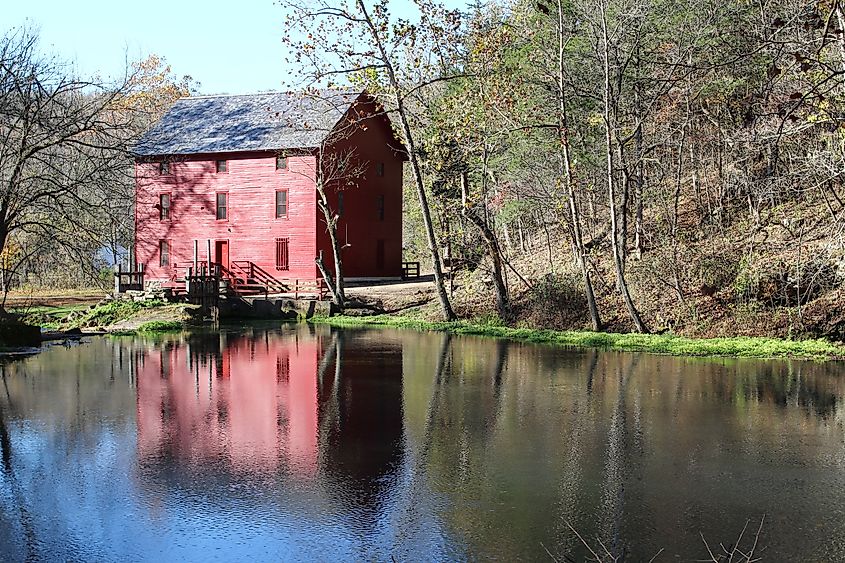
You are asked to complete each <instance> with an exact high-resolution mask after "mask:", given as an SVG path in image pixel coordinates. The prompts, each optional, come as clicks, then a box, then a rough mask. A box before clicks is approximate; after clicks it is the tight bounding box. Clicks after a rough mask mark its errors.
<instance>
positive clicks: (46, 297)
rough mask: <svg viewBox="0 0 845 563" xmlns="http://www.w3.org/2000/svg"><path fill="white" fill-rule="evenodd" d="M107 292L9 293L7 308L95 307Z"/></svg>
mask: <svg viewBox="0 0 845 563" xmlns="http://www.w3.org/2000/svg"><path fill="white" fill-rule="evenodd" d="M105 296H106V292H105V291H103V290H101V289H87V290H73V291H57V292H55V293H47V292H38V293H32V294H29V293H17V292H13V293H9V296H8V297H7V298H6V308H9V309H11V308H19V307H63V306H67V305H93V304H95V303H99V302H100V301H101V300H102V299H103V297H105Z"/></svg>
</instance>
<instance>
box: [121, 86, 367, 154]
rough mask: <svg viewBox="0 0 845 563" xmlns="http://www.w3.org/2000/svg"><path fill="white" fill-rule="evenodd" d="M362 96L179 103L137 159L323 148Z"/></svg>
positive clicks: (280, 95)
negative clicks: (329, 135)
mask: <svg viewBox="0 0 845 563" xmlns="http://www.w3.org/2000/svg"><path fill="white" fill-rule="evenodd" d="M360 96H362V92H349V91H346V92H343V91H323V92H319V93H316V94H304V93H302V92H271V93H263V94H246V95H239V96H197V97H190V98H181V99H179V100H178V101H177V102H176V103H175V104H174V105H173V107H172V108H171V109H170V110H169V111H168V112H167V113H166V114H165V115H164V116H163V117H162V118H161V120H159V122H158V123H156V124H155V126H153V128H152V129H150V130H149V131H147V132H146V133H145V134H144V136H143V137H142V138H141V140H140V141H139V142H138V144H137V145H136V146H135V148H134V151H133V152H134V153H135V155H136V156H161V155H185V154H200V153H218V152H241V151H261V150H279V149H294V148H313V147H318V146H319V145H320V143H321V142H322V141H323V140H324V139H325V138H326V136H327V135H328V134H329V132H330V131H331V130H332V128H333V127H334V126H335V124H336V123H337V122H338V121H339V120H340V118H341V117H343V115H344V114H345V113H346V111H347V110H348V109H349V108H350V106H352V104H353V103H354V102H355V100H357V99H358V98H359V97H360Z"/></svg>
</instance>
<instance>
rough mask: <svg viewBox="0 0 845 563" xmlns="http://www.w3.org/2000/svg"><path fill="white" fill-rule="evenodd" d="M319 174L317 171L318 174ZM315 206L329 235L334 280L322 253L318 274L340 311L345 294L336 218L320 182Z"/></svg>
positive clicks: (343, 304)
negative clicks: (324, 222) (323, 219)
mask: <svg viewBox="0 0 845 563" xmlns="http://www.w3.org/2000/svg"><path fill="white" fill-rule="evenodd" d="M319 173H321V172H319V171H318V174H319ZM317 206H318V207H319V208H320V211H322V213H323V218H325V220H326V230H327V231H328V233H329V241H330V242H331V246H332V258H333V259H334V273H335V275H334V280H332V276H331V275H330V274H329V273H328V270H327V269H326V266H325V264H324V263H323V253H322V251H320V256H318V257H317V259H316V262H317V267H318V268H320V273H321V274H323V279H324V280H326V284H327V285H328V286H329V291H330V292H331V294H332V299H333V301H334V304H335V305H337V306H338V307H339V308H340V309H343V308H344V307H345V306H346V293H345V292H344V288H343V258H342V256H341V249H340V241H338V240H337V218H336V217H334V216H333V215H332V210H331V208H329V203H328V199H327V198H326V191H325V189H324V188H323V186H322V182H321V181H319V180H318V182H317Z"/></svg>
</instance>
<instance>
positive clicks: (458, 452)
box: [0, 325, 845, 561]
mask: <svg viewBox="0 0 845 563" xmlns="http://www.w3.org/2000/svg"><path fill="white" fill-rule="evenodd" d="M0 370H2V383H3V389H0V447H1V448H2V452H0V453H2V460H0V461H2V467H0V559H3V560H9V561H15V560H26V559H27V558H30V559H43V560H85V561H103V560H120V561H161V560H196V561H209V560H221V561H232V560H251V561H280V560H322V561H337V560H374V561H391V560H392V559H395V560H396V561H420V560H468V559H469V560H501V561H514V560H549V561H551V560H552V558H551V557H550V555H549V554H551V555H552V556H554V557H555V558H556V559H558V560H559V561H564V560H566V559H567V558H571V559H577V560H580V559H583V557H584V556H585V555H586V551H585V548H584V547H583V545H582V544H581V542H580V541H579V539H578V538H577V537H576V535H575V533H574V532H573V531H572V530H573V529H574V530H577V531H578V532H579V533H580V534H581V535H582V536H583V537H584V538H585V539H586V540H587V541H588V542H589V543H591V544H592V545H593V546H594V547H595V548H596V549H599V547H598V546H599V542H601V543H602V544H603V545H604V546H606V547H607V549H608V550H609V551H610V552H612V553H613V554H614V555H624V556H625V557H626V559H628V560H633V561H639V560H648V559H650V558H651V557H652V556H653V555H655V554H656V553H658V551H660V550H661V549H662V550H663V551H662V552H661V554H660V556H659V557H658V559H657V561H673V560H677V559H680V560H696V559H702V558H705V557H706V556H707V552H706V548H705V547H704V544H703V543H702V540H701V534H703V535H704V537H705V538H706V539H707V540H708V541H709V543H710V544H711V547H712V548H713V549H714V550H716V549H718V544H719V543H720V542H722V543H724V544H725V545H726V546H727V545H729V544H731V543H732V542H733V541H734V540H735V539H736V537H737V536H738V534H739V532H740V530H742V528H743V526H744V525H745V523H746V522H747V521H750V524H749V525H748V528H749V529H748V531H747V532H746V536H745V540H744V541H743V543H744V544H746V545H748V544H750V542H751V541H752V540H753V536H754V532H755V531H756V529H757V526H758V525H759V523H760V520H761V518H762V517H763V515H765V521H764V525H763V529H762V532H761V534H760V538H759V545H760V546H761V547H762V548H764V549H765V550H764V551H762V552H761V553H762V555H764V556H766V557H767V558H769V559H775V560H789V559H801V560H811V561H829V560H841V559H842V558H843V557H845V429H843V423H845V407H843V393H844V392H845V379H843V377H842V376H843V371H845V370H843V366H842V364H841V363H827V364H814V363H806V362H765V361H757V360H728V359H721V360H700V359H696V360H691V359H679V358H668V357H660V356H651V355H634V354H624V353H612V352H595V351H572V350H564V349H560V348H553V347H548V346H538V345H525V344H515V343H508V342H505V341H499V340H494V339H483V338H474V337H454V336H448V335H444V334H440V333H419V332H413V331H393V330H336V329H329V328H327V327H311V326H307V325H286V326H283V327H281V328H279V327H272V326H265V327H241V328H229V329H224V330H222V331H220V332H219V333H218V332H194V333H182V334H172V335H166V336H155V337H150V336H147V337H122V338H95V339H91V340H90V341H87V342H84V343H82V344H80V345H75V346H69V347H63V346H54V347H52V348H49V349H48V350H46V351H45V352H43V353H42V354H40V355H38V356H35V357H31V358H27V359H25V360H21V361H16V362H7V363H5V364H3V365H2V367H0ZM570 526H571V528H570Z"/></svg>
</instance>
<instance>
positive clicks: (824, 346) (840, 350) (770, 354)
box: [311, 315, 845, 361]
mask: <svg viewBox="0 0 845 563" xmlns="http://www.w3.org/2000/svg"><path fill="white" fill-rule="evenodd" d="M311 322H316V323H323V324H328V325H332V326H338V327H366V326H385V327H393V328H410V329H416V330H434V331H443V332H449V333H451V334H465V335H473V336H493V337H497V338H509V339H511V340H516V341H520V342H532V343H537V344H553V345H558V346H570V347H576V348H601V349H604V350H616V351H623V352H646V353H651V354H662V355H667V356H697V357H706V356H729V357H737V358H761V359H768V358H795V359H806V360H816V361H826V360H839V359H843V358H845V346H843V345H842V344H835V343H832V342H829V341H827V340H823V339H816V340H783V339H779V338H762V337H745V336H743V337H725V338H701V339H696V338H685V337H682V336H675V335H671V334H637V333H610V332H590V331H557V330H548V329H532V328H514V327H508V326H502V325H497V324H486V323H485V324H482V323H473V322H471V321H455V322H432V321H425V320H422V319H418V318H413V317H403V316H390V315H376V316H371V317H349V316H336V317H314V318H312V319H311Z"/></svg>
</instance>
